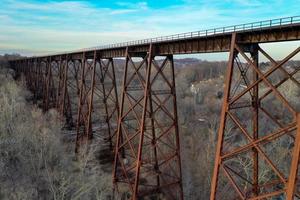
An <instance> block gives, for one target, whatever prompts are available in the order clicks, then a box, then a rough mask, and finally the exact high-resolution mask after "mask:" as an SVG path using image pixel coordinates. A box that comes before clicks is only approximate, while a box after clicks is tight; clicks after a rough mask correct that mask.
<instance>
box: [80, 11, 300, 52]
mask: <svg viewBox="0 0 300 200" xmlns="http://www.w3.org/2000/svg"><path fill="white" fill-rule="evenodd" d="M296 23H300V16H293V17H285V18H279V19H271V20H265V21H259V22H253V23H246V24H240V25H234V26H225V27H221V28H214V29H208V30H200V31H193V32H187V33H180V34H175V35H168V36H161V37H155V38H148V39H143V40H135V41H129V42H123V43H116V44H109V45H104V46H98V47H92V48H88V49H83V50H95V49H110V48H118V47H124V46H133V45H140V44H149V43H157V42H163V41H172V40H180V39H191V38H196V37H204V36H212V35H217V34H224V33H232V32H238V31H251V30H257V29H262V28H269V27H274V26H284V25H290V24H296Z"/></svg>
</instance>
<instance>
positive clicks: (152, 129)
mask: <svg viewBox="0 0 300 200" xmlns="http://www.w3.org/2000/svg"><path fill="white" fill-rule="evenodd" d="M295 40H300V17H299V16H297V17H290V18H282V19H276V20H268V21H262V22H256V23H249V24H243V25H238V26H230V27H222V28H219V29H212V30H205V31H198V32H191V33H184V34H178V35H172V36H166V37H159V38H152V39H146V40H139V41H133V42H128V43H121V44H114V45H109V46H103V47H97V48H90V49H84V50H80V51H74V52H65V53H61V54H54V55H47V56H40V57H31V58H24V59H19V60H14V61H11V62H10V64H11V67H12V68H14V69H15V70H16V75H17V76H20V75H21V74H24V77H25V81H26V84H27V87H28V88H29V89H30V90H31V91H32V93H33V97H32V98H33V101H34V102H36V103H37V104H38V105H39V106H40V107H41V108H42V109H43V110H44V111H47V110H49V109H51V108H56V109H57V110H58V112H59V113H60V115H61V117H62V119H65V125H66V126H65V127H66V128H69V129H74V132H76V147H75V151H76V152H78V151H79V150H80V146H81V144H84V143H87V142H88V141H89V140H91V139H92V138H94V137H96V136H100V137H105V141H106V143H107V145H108V146H109V147H110V150H111V151H112V152H114V155H115V156H114V165H113V183H114V188H115V190H116V191H118V192H127V193H128V194H129V195H128V198H130V199H132V200H137V199H143V198H145V197H146V199H147V198H152V195H161V196H162V198H165V199H184V195H183V187H182V172H181V170H182V169H181V159H180V153H181V152H180V141H179V132H178V117H177V104H176V87H175V73H174V61H173V55H175V54H191V53H207V52H229V60H228V66H227V74H226V80H225V89H224V99H223V101H224V102H223V106H222V113H221V122H220V128H219V132H218V140H217V146H216V157H215V166H214V170H213V178H212V181H211V196H210V199H211V200H215V199H216V200H217V199H222V200H226V199H249V200H250V199H251V200H258V199H279V198H283V199H287V200H293V199H299V198H300V183H299V182H300V179H299V173H300V172H299V171H298V168H299V153H300V114H299V108H297V107H296V105H297V103H299V99H297V98H298V97H297V95H295V94H294V93H289V91H291V90H290V88H289V87H294V88H296V90H300V83H299V76H298V75H299V74H298V75H297V73H298V72H299V70H300V68H299V66H297V67H295V66H290V65H289V62H290V61H291V60H292V59H293V58H295V56H296V55H298V54H299V51H300V47H298V48H296V49H295V50H290V51H291V52H290V53H289V54H287V55H286V57H284V58H283V59H281V60H279V61H277V60H275V59H274V58H273V57H272V55H271V54H270V53H267V51H266V50H265V49H263V48H262V45H261V43H269V42H280V41H295ZM284 53H286V52H284V51H283V52H282V54H284ZM119 57H123V58H125V60H123V61H122V62H121V63H123V64H120V62H119V63H118V66H117V67H116V66H115V63H116V62H115V61H116V58H119ZM118 60H119V59H118ZM117 68H118V72H120V71H121V72H122V73H123V83H122V85H120V88H118V87H117V86H118V84H117V78H116V74H115V70H116V69H117ZM118 89H119V90H118ZM118 93H119V94H120V98H118ZM119 102H120V103H119ZM282 153H284V154H282ZM281 155H285V156H284V157H282V156H281ZM199 167H200V166H199Z"/></svg>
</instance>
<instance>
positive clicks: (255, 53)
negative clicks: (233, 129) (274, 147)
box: [250, 45, 259, 196]
mask: <svg viewBox="0 0 300 200" xmlns="http://www.w3.org/2000/svg"><path fill="white" fill-rule="evenodd" d="M250 53H251V57H252V60H253V63H254V64H255V66H257V67H258V68H259V58H258V56H259V55H258V45H252V49H251V52H250ZM252 71H253V75H252V76H253V81H252V82H256V81H257V80H258V78H259V77H258V73H257V72H256V71H255V70H254V69H253V70H252ZM252 94H253V95H252V116H253V118H252V132H253V134H252V137H253V139H254V140H257V139H258V137H259V136H258V131H259V130H258V128H259V124H258V123H259V117H258V114H259V85H258V84H257V85H255V86H254V87H253V89H252ZM252 151H253V155H252V156H253V193H254V195H255V196H257V195H258V194H259V187H258V173H259V163H258V162H259V161H258V151H257V149H256V148H252Z"/></svg>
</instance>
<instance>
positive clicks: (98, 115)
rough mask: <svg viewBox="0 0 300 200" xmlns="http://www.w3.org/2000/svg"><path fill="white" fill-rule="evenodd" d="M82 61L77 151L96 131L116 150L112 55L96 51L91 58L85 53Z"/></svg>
mask: <svg viewBox="0 0 300 200" xmlns="http://www.w3.org/2000/svg"><path fill="white" fill-rule="evenodd" d="M82 62H83V63H84V65H82V69H81V81H80V97H79V103H78V105H79V107H78V114H77V116H78V117H77V118H78V121H77V138H76V147H75V152H78V148H79V146H80V143H82V142H86V141H87V140H89V139H92V137H93V135H94V134H95V135H96V136H98V137H103V136H104V138H105V139H106V140H107V143H108V144H109V147H110V150H113V147H114V142H115V135H116V122H117V117H118V112H119V107H118V95H117V86H116V78H115V71H114V62H113V59H112V58H109V59H103V58H101V55H98V54H97V52H96V51H95V52H94V56H93V60H92V61H91V60H87V59H86V58H85V55H83V60H82ZM104 132H106V136H105V135H104Z"/></svg>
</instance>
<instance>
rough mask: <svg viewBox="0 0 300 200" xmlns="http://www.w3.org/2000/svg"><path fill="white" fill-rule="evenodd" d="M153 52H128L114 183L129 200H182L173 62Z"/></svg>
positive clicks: (169, 56)
mask: <svg viewBox="0 0 300 200" xmlns="http://www.w3.org/2000/svg"><path fill="white" fill-rule="evenodd" d="M154 49H155V47H153V46H152V45H150V46H149V49H148V51H147V52H145V53H144V55H142V56H141V54H139V55H137V54H135V53H134V52H131V51H130V49H129V48H128V49H127V53H126V54H127V56H126V65H125V72H124V79H123V86H122V89H123V91H122V97H121V104H120V106H121V107H120V117H119V122H118V132H117V133H118V134H117V145H116V150H115V151H116V154H115V162H114V172H113V180H114V184H115V186H116V188H117V189H118V190H121V191H122V190H123V189H124V187H125V188H126V189H128V190H129V191H130V196H131V197H130V198H131V199H140V198H143V197H147V196H151V195H153V194H158V193H162V194H163V195H164V196H165V197H166V198H167V199H183V191H182V183H181V163H180V145H179V134H178V121H177V120H178V119H177V107H176V94H175V77H174V63H173V56H172V55H168V56H165V57H163V58H162V60H159V61H158V60H156V59H155V54H154V53H153V52H154ZM133 60H135V62H134V61H133ZM137 60H138V61H137Z"/></svg>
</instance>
